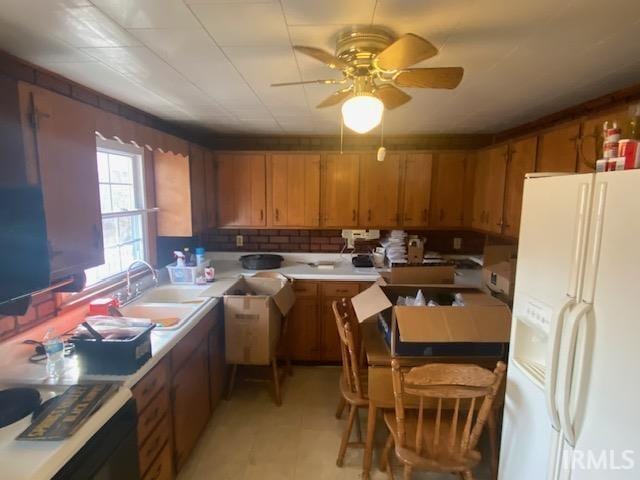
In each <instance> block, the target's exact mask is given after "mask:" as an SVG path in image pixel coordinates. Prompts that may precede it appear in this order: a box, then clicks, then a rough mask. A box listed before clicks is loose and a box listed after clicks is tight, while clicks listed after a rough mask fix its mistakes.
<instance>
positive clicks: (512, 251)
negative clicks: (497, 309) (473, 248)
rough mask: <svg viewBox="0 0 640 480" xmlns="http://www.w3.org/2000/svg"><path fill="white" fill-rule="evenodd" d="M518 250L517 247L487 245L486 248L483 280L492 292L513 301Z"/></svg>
mask: <svg viewBox="0 0 640 480" xmlns="http://www.w3.org/2000/svg"><path fill="white" fill-rule="evenodd" d="M517 254H518V248H517V247H516V246H515V245H487V246H486V247H485V248H484V261H483V267H482V278H483V282H484V284H485V285H486V287H487V288H488V289H489V290H491V291H492V292H495V293H498V294H501V295H504V298H505V299H506V300H508V301H509V300H513V289H514V285H515V277H516V259H515V256H516V255H517Z"/></svg>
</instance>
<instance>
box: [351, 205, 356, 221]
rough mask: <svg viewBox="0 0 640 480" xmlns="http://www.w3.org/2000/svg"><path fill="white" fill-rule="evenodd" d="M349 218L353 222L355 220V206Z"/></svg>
mask: <svg viewBox="0 0 640 480" xmlns="http://www.w3.org/2000/svg"><path fill="white" fill-rule="evenodd" d="M351 220H352V221H354V222H355V221H356V209H355V208H354V209H353V214H352V215H351Z"/></svg>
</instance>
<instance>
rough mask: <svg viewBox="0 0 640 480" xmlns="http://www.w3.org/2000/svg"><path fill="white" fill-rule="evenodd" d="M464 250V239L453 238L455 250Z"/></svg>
mask: <svg viewBox="0 0 640 480" xmlns="http://www.w3.org/2000/svg"><path fill="white" fill-rule="evenodd" d="M461 248H462V238H460V237H453V249H454V250H460V249H461Z"/></svg>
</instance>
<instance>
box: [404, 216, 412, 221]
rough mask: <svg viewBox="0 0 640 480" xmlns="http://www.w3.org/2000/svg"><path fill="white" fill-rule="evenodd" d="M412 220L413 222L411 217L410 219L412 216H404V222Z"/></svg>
mask: <svg viewBox="0 0 640 480" xmlns="http://www.w3.org/2000/svg"><path fill="white" fill-rule="evenodd" d="M411 220H412V219H411V217H410V216H408V215H405V216H404V221H405V222H410V221H411Z"/></svg>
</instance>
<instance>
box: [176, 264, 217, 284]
mask: <svg viewBox="0 0 640 480" xmlns="http://www.w3.org/2000/svg"><path fill="white" fill-rule="evenodd" d="M208 266H209V260H205V261H204V262H203V263H202V264H200V265H196V266H195V267H186V266H185V267H178V266H177V265H175V264H174V265H167V270H168V271H169V279H170V280H171V283H174V284H177V285H193V284H195V283H196V279H197V278H198V277H203V278H204V269H205V267H208Z"/></svg>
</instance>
